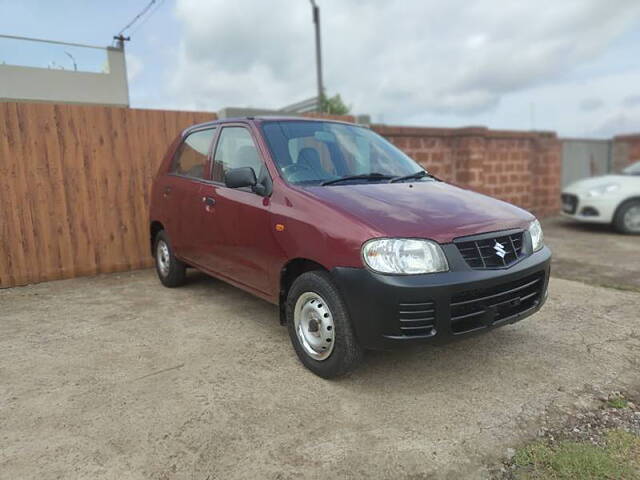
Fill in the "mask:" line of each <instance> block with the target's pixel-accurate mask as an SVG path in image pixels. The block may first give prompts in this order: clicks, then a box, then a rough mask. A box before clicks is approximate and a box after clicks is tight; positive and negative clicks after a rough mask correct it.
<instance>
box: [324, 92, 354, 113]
mask: <svg viewBox="0 0 640 480" xmlns="http://www.w3.org/2000/svg"><path fill="white" fill-rule="evenodd" d="M321 106H322V111H323V112H324V113H329V114H331V115H347V114H349V112H350V111H351V107H348V106H347V105H346V104H345V103H344V102H343V101H342V97H340V94H339V93H336V94H335V95H334V96H333V97H327V96H326V95H322V100H321Z"/></svg>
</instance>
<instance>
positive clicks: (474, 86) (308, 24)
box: [169, 0, 640, 122]
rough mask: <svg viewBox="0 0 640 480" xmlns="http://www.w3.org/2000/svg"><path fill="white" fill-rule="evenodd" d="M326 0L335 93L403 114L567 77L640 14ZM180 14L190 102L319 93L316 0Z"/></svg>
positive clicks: (496, 98) (489, 104)
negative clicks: (313, 16)
mask: <svg viewBox="0 0 640 480" xmlns="http://www.w3.org/2000/svg"><path fill="white" fill-rule="evenodd" d="M318 4H319V5H320V8H321V17H322V18H321V20H322V46H323V56H324V74H325V84H326V88H327V91H328V93H330V94H333V93H340V94H341V95H342V97H343V98H344V99H345V101H346V102H347V103H349V104H352V105H353V108H354V110H355V111H356V112H362V113H371V114H373V115H374V118H375V116H379V115H382V114H384V116H385V119H386V120H387V121H394V122H398V121H402V120H406V119H407V118H418V117H420V116H424V115H427V114H447V115H457V116H461V118H462V117H463V116H469V115H471V116H472V115H478V114H480V113H483V112H490V111H492V110H495V109H496V108H497V107H498V106H499V105H500V104H501V102H502V101H503V100H504V98H505V97H506V96H508V95H511V94H513V93H516V92H523V91H527V90H528V89H534V88H539V87H543V86H548V85H554V84H556V83H558V82H562V81H565V80H566V77H567V75H570V74H571V72H573V71H575V70H576V69H577V68H579V67H581V66H583V65H588V64H589V63H590V62H593V61H594V60H595V59H597V58H598V57H599V56H601V55H602V54H603V52H605V51H606V50H607V48H608V47H609V46H610V45H611V44H612V42H614V41H615V40H616V39H618V38H619V37H620V36H621V35H622V34H624V33H625V32H627V31H628V30H629V29H630V28H631V27H632V26H633V25H634V22H638V20H639V19H640V3H639V2H637V1H636V0H619V1H618V2H617V3H616V5H615V8H614V7H612V5H611V4H608V3H606V2H602V1H600V0H574V1H566V2H556V1H539V2H494V1H493V0H480V1H476V2H474V3H469V2H467V1H463V0H452V1H449V2H441V1H436V0H432V1H429V0H413V1H410V0H404V1H400V0H395V1H391V0H389V1H383V0H371V1H369V2H360V1H356V0H345V1H337V0H334V1H329V0H318ZM175 14H176V16H177V18H178V19H179V21H180V23H181V25H182V28H183V30H184V36H183V38H182V40H181V42H180V45H179V54H178V59H177V62H176V64H175V68H173V70H172V74H171V78H170V82H169V88H170V92H171V94H172V95H174V96H175V97H177V98H179V99H180V100H179V101H180V102H181V104H182V105H184V107H185V108H198V109H209V110H210V109H214V110H217V109H219V108H222V107H224V106H255V107H259V106H262V107H273V108H277V107H282V106H284V105H286V104H289V103H292V102H295V101H298V100H302V99H305V98H308V97H311V96H313V95H314V94H315V89H316V85H315V58H314V38H313V23H312V19H311V9H310V5H309V3H308V2H306V1H302V0H269V1H268V2H266V1H256V0H234V1H233V2H229V1H224V0H178V2H177V4H176V9H175ZM574 105H575V104H574ZM587 108H588V107H587ZM465 118H466V117H465Z"/></svg>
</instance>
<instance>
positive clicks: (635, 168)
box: [622, 162, 640, 175]
mask: <svg viewBox="0 0 640 480" xmlns="http://www.w3.org/2000/svg"><path fill="white" fill-rule="evenodd" d="M622 173H623V174H624V175H640V162H636V163H632V164H631V165H629V166H628V167H627V168H625V169H624V170H622Z"/></svg>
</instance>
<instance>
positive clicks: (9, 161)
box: [0, 103, 215, 287]
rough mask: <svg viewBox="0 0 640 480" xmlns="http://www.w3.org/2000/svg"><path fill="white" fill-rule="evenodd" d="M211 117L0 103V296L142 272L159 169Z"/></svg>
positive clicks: (119, 109)
mask: <svg viewBox="0 0 640 480" xmlns="http://www.w3.org/2000/svg"><path fill="white" fill-rule="evenodd" d="M213 118H215V115H214V114H211V113H200V112H172V111H160V110H137V109H126V108H110V107H93V106H71V105H61V104H43V103H41V104H39V103H0V287H10V286H15V285H25V284H28V283H36V282H42V281H46V280H53V279H60V278H70V277H77V276H82V275H94V274H96V273H104V272H114V271H123V270H130V269H135V268H141V267H146V266H149V265H150V264H151V260H150V256H149V242H148V224H147V203H148V199H149V187H150V184H151V179H152V177H153V175H154V174H155V172H156V169H157V166H158V164H159V162H160V160H161V159H162V156H163V155H164V152H165V150H166V148H167V146H168V145H169V143H170V142H171V140H172V139H173V138H174V137H175V136H176V135H177V134H178V133H179V132H180V131H181V130H182V129H183V128H185V127H187V126H189V125H191V124H194V123H198V122H204V121H207V120H211V119H213Z"/></svg>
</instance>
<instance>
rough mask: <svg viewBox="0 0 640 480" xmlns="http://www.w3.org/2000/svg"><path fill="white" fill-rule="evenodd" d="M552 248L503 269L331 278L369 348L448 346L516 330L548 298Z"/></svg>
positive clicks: (348, 273)
mask: <svg viewBox="0 0 640 480" xmlns="http://www.w3.org/2000/svg"><path fill="white" fill-rule="evenodd" d="M550 260H551V252H550V251H549V249H548V248H547V247H544V248H543V249H542V250H540V251H538V252H536V253H534V254H532V255H530V256H528V257H526V258H524V259H523V260H521V261H520V262H519V263H517V264H515V265H513V266H511V267H510V268H505V269H496V270H472V269H470V268H469V269H467V270H457V271H450V272H445V273H436V274H427V275H381V274H377V273H374V272H371V271H370V270H367V269H364V268H347V267H338V268H335V269H333V270H332V272H331V273H332V275H333V277H334V279H335V281H336V283H337V285H338V288H339V290H340V292H341V294H342V297H343V299H344V301H345V303H346V306H347V309H348V311H349V315H350V317H351V322H352V324H353V327H354V330H355V335H356V337H357V338H358V340H359V342H360V343H361V345H362V346H363V347H364V348H368V349H374V350H390V349H393V348H397V347H400V346H402V345H409V344H420V343H436V344H442V343H447V342H450V341H453V340H456V339H459V338H464V337H468V336H470V335H473V334H477V333H481V332H485V331H488V330H491V329H493V328H496V327H499V326H502V325H508V324H511V323H515V322H517V321H519V320H522V319H523V318H526V317H528V316H529V315H532V314H533V313H535V312H537V311H538V310H539V309H540V308H541V307H542V305H543V304H544V302H545V300H546V297H547V286H548V282H549V271H550Z"/></svg>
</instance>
